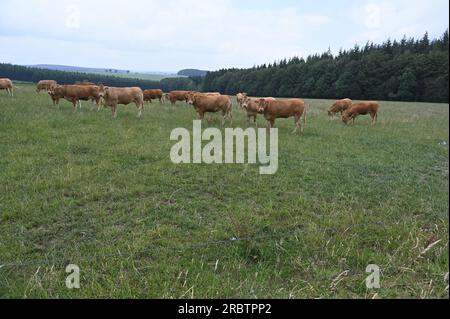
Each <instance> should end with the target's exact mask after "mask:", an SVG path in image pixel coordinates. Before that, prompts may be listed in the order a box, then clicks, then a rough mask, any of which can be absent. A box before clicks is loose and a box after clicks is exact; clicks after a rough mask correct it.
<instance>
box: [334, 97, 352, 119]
mask: <svg viewBox="0 0 450 319" xmlns="http://www.w3.org/2000/svg"><path fill="white" fill-rule="evenodd" d="M352 103H353V101H352V100H350V99H342V100H337V101H336V102H334V104H333V105H332V106H331V108H330V109H329V110H328V116H331V117H334V116H335V115H336V114H337V113H341V115H342V114H343V113H344V112H345V111H347V109H348V108H349V107H350V106H351V105H352Z"/></svg>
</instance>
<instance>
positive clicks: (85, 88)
mask: <svg viewBox="0 0 450 319" xmlns="http://www.w3.org/2000/svg"><path fill="white" fill-rule="evenodd" d="M48 94H49V95H50V97H51V99H52V101H53V105H55V106H59V100H60V99H66V100H67V101H69V102H72V104H73V110H74V112H75V111H76V110H77V105H79V107H80V108H81V101H92V102H95V103H96V104H97V107H98V110H99V109H100V100H101V97H102V95H101V90H100V87H99V86H96V85H57V86H53V87H52V88H50V89H49V90H48Z"/></svg>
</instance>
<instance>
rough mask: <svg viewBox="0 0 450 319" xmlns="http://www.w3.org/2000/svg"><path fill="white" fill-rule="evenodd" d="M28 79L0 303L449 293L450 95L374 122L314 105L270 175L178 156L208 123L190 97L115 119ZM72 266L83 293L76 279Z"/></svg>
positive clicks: (5, 188)
mask: <svg viewBox="0 0 450 319" xmlns="http://www.w3.org/2000/svg"><path fill="white" fill-rule="evenodd" d="M18 86H19V89H17V90H16V96H15V97H14V98H9V97H7V96H6V94H5V92H4V91H0V140H1V143H0V181H1V183H0V234H1V237H0V297H3V298H12V297H18V298H47V297H48V298H84V297H89V298H91V297H92V298H101V297H116V298H130V297H131V298H137V297H144V298H179V297H187V298H191V297H195V298H215V297H223V298H231V297H237V298H316V297H321V298H372V297H374V296H375V294H377V295H376V296H377V297H379V298H393V297H395V298H400V297H406V298H448V297H449V294H448V288H447V289H446V287H448V282H446V281H445V279H444V277H445V274H446V273H447V272H448V268H449V263H448V217H449V215H448V207H449V206H448V205H449V203H448V195H449V194H448V187H449V183H448V181H449V177H448V165H449V162H448V156H449V149H448V142H449V141H448V134H449V106H448V105H446V104H422V103H394V102H382V103H381V113H380V116H379V123H378V125H377V126H376V127H373V128H372V127H370V119H369V118H368V117H361V118H359V119H358V120H357V123H356V125H355V126H348V127H345V126H344V125H343V124H342V123H341V121H339V120H334V121H330V120H329V119H328V117H327V116H326V112H325V110H326V109H327V108H328V107H329V105H330V101H325V100H307V101H306V102H307V105H308V108H309V117H308V124H307V128H306V131H305V133H304V135H299V134H296V135H294V134H291V131H292V129H293V120H292V119H290V120H279V121H277V127H278V128H279V144H280V146H279V153H280V165H279V170H278V173H277V174H276V175H274V176H260V175H259V174H258V173H259V166H257V165H211V166H208V165H181V166H180V165H174V164H172V163H171V161H170V158H169V152H170V148H171V147H172V145H173V142H171V141H170V140H169V136H170V132H171V131H172V129H174V128H176V127H186V128H188V129H190V128H192V120H193V119H194V118H195V113H194V111H193V109H192V108H190V107H188V106H186V105H185V104H182V103H180V104H177V106H176V107H171V106H169V105H162V106H160V105H159V104H157V103H154V104H153V105H151V106H150V105H146V107H145V112H144V116H143V117H142V118H141V119H138V118H137V110H136V108H135V107H131V106H129V107H121V108H119V117H118V119H117V120H113V119H112V117H111V112H110V111H109V110H106V109H105V110H103V111H102V112H100V113H97V112H93V111H91V110H90V104H88V103H84V104H83V109H82V110H81V111H79V112H77V113H76V114H74V113H73V112H72V109H71V106H70V104H69V103H68V102H66V101H63V102H62V105H61V109H60V110H56V109H54V108H53V107H52V106H51V101H50V98H49V97H48V96H47V95H46V94H43V93H41V94H40V95H38V94H36V93H35V92H34V90H33V87H32V86H29V85H24V84H19V85H18ZM234 118H235V122H234V126H235V127H246V126H247V124H246V119H245V116H244V113H243V112H242V111H241V110H238V109H237V108H236V109H235V111H234ZM258 121H259V124H260V126H263V125H265V122H264V120H263V119H262V118H259V119H258ZM220 122H221V121H220V118H219V116H218V115H213V116H212V121H211V122H210V123H209V125H211V126H217V127H220ZM204 126H206V124H204ZM432 236H435V238H436V239H438V240H441V241H440V242H439V243H438V244H436V245H435V246H433V247H432V248H431V249H430V250H429V251H428V252H426V253H425V254H423V255H421V252H422V251H423V250H424V248H425V246H426V243H427V241H429V239H430V238H431V237H432ZM231 238H238V239H243V240H235V241H229V240H230V239H231ZM216 241H225V242H224V243H221V242H218V243H215V242H216ZM204 243H206V244H204ZM208 243H209V244H208ZM69 263H73V264H77V265H79V266H80V268H81V289H79V290H69V289H67V288H66V287H65V276H66V273H65V267H66V265H67V264H69ZM369 264H377V265H379V266H380V267H381V269H382V273H383V275H382V278H381V289H379V290H368V289H367V288H366V286H365V278H366V276H367V275H368V274H366V273H365V269H366V267H367V265H369ZM2 265H3V266H2ZM345 271H348V272H347V273H345V274H346V275H345V274H344V275H343V276H341V277H340V279H342V280H336V278H337V277H338V276H339V274H341V273H343V272H345ZM338 279H339V278H338Z"/></svg>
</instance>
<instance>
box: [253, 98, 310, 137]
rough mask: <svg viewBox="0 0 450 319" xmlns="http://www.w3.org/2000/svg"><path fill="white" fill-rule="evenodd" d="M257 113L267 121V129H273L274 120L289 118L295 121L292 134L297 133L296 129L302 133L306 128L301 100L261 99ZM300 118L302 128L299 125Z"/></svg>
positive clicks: (304, 108) (304, 112) (304, 109)
mask: <svg viewBox="0 0 450 319" xmlns="http://www.w3.org/2000/svg"><path fill="white" fill-rule="evenodd" d="M259 113H263V114H264V118H265V119H266V120H267V122H268V126H269V128H273V127H274V125H275V120H276V119H278V118H289V117H294V119H295V129H294V132H293V133H295V132H297V130H298V129H300V131H301V132H303V131H304V128H305V126H306V106H305V102H304V101H303V100H301V99H289V100H275V99H261V102H260V108H259ZM302 117H303V126H302V125H301V119H302Z"/></svg>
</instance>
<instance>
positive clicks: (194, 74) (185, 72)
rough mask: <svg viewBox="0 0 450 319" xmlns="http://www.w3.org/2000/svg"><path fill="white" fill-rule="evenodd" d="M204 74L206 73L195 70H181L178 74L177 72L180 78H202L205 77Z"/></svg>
mask: <svg viewBox="0 0 450 319" xmlns="http://www.w3.org/2000/svg"><path fill="white" fill-rule="evenodd" d="M206 73H208V71H203V70H197V69H184V70H181V71H180V72H178V75H182V76H192V77H197V76H200V77H204V76H206Z"/></svg>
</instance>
